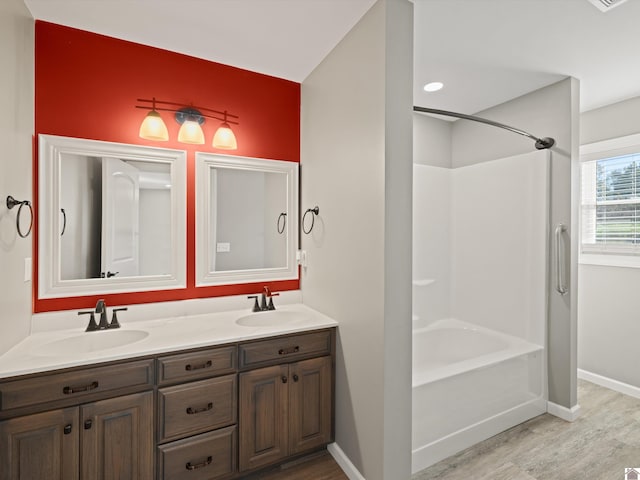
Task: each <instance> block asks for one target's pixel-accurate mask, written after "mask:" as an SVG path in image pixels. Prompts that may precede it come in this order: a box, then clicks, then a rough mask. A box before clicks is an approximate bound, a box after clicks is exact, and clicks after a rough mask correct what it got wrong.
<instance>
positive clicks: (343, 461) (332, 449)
mask: <svg viewBox="0 0 640 480" xmlns="http://www.w3.org/2000/svg"><path fill="white" fill-rule="evenodd" d="M327 450H328V451H329V453H330V454H331V456H332V457H333V458H334V460H335V461H336V463H337V464H338V465H339V466H340V468H341V469H342V471H343V472H344V473H345V475H346V476H347V477H349V480H365V478H364V477H363V476H362V474H361V473H360V472H359V471H358V469H357V468H356V467H355V466H354V465H353V463H351V460H349V457H347V455H346V454H345V453H344V452H343V451H342V449H341V448H340V447H339V446H338V444H337V443H335V442H333V443H330V444H329V445H327Z"/></svg>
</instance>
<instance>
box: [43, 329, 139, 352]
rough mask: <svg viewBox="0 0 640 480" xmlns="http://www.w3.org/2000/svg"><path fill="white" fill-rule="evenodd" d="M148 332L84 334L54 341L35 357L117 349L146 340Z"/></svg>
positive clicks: (118, 331)
mask: <svg viewBox="0 0 640 480" xmlns="http://www.w3.org/2000/svg"><path fill="white" fill-rule="evenodd" d="M148 335H149V333H148V332H145V331H143V330H106V331H98V332H86V333H83V334H82V335H75V336H73V337H68V338H63V339H61V340H55V341H53V342H50V343H45V344H44V345H42V346H41V347H40V348H39V349H38V351H37V352H34V353H35V354H36V355H40V356H45V357H53V356H55V357H57V356H62V355H67V354H70V353H73V354H77V353H89V352H97V351H100V350H108V349H110V348H118V347H122V346H124V345H129V344H131V343H134V342H139V341H140V340H142V339H144V338H146V337H147V336H148Z"/></svg>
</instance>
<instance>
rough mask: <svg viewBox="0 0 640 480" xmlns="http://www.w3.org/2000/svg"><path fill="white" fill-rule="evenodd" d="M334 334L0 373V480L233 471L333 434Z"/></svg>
mask: <svg viewBox="0 0 640 480" xmlns="http://www.w3.org/2000/svg"><path fill="white" fill-rule="evenodd" d="M334 358H335V329H334V328H330V329H323V330H317V331H313V332H308V333H298V334H292V335H284V336H278V337H270V338H267V339H258V340H252V341H247V342H241V343H238V344H232V345H223V346H218V347H211V348H201V349H197V350H190V351H186V352H181V353H175V354H166V355H160V356H154V357H146V358H142V359H137V360H129V361H116V362H110V363H105V364H99V365H92V366H85V367H76V368H72V369H68V370H60V371H54V372H49V373H39V374H33V375H25V376H22V377H16V378H13V379H5V380H0V480H41V479H47V480H110V479H114V480H115V479H118V480H151V479H153V478H156V479H158V480H181V479H191V480H225V479H236V478H242V477H244V476H245V475H247V474H248V473H253V472H254V471H256V470H259V469H261V468H262V467H266V466H269V465H274V464H276V463H279V462H282V461H284V460H286V459H288V458H290V457H294V456H296V455H298V454H304V453H307V452H311V451H313V450H317V449H320V448H323V447H324V446H325V445H326V444H328V443H329V442H331V441H332V440H333V401H334V400H333V391H334V379H333V375H334Z"/></svg>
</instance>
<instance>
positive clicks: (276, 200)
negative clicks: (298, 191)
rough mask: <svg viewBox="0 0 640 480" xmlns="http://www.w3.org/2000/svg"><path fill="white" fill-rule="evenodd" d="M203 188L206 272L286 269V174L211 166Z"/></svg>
mask: <svg viewBox="0 0 640 480" xmlns="http://www.w3.org/2000/svg"><path fill="white" fill-rule="evenodd" d="M209 185H210V186H211V192H212V193H211V203H210V205H209V208H210V211H211V213H212V217H213V218H214V219H215V221H212V222H211V223H210V229H211V230H210V232H209V235H210V237H209V238H210V239H211V240H212V241H211V243H210V245H209V246H208V248H209V258H210V265H209V267H210V270H211V271H212V272H220V271H228V270H247V269H260V268H278V267H280V268H282V267H286V264H287V236H286V230H287V219H286V217H287V175H286V173H283V172H263V171H258V170H244V169H235V168H221V167H216V168H211V170H210V178H209ZM238 219H242V221H238Z"/></svg>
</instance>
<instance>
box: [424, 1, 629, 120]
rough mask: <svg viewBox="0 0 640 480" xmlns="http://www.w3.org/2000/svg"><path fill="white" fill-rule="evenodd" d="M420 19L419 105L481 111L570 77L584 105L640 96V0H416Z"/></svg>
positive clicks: (464, 111) (599, 104) (598, 104)
mask: <svg viewBox="0 0 640 480" xmlns="http://www.w3.org/2000/svg"><path fill="white" fill-rule="evenodd" d="M414 19H415V39H416V40H415V46H414V55H415V59H416V60H415V70H414V102H415V103H416V104H417V105H422V106H427V107H432V108H441V109H446V110H453V111H459V112H463V113H475V112H478V111H480V110H483V109H485V108H488V107H491V106H494V105H496V104H499V103H502V102H505V101H507V100H510V99H512V98H515V97H517V96H520V95H522V94H524V93H527V92H530V91H532V90H535V89H537V88H541V87H543V86H546V85H549V84H551V83H554V82H556V81H558V80H560V79H562V78H565V77H566V76H573V77H576V78H578V79H579V80H580V87H581V88H580V96H581V110H582V111H586V110H591V109H593V108H597V107H600V106H603V105H607V104H610V103H614V102H617V101H621V100H624V99H627V98H631V97H634V96H638V95H640V61H638V59H639V56H640V26H639V22H640V0H629V1H628V2H626V3H623V4H621V5H620V6H618V7H616V8H614V9H612V10H610V11H608V12H607V13H602V12H600V10H598V9H597V8H596V7H594V6H593V5H592V4H590V3H589V2H588V1H587V0H415V10H414ZM434 80H439V81H442V82H443V83H444V84H445V88H443V89H442V90H441V91H440V92H436V93H432V94H428V93H426V92H424V91H422V87H423V86H424V84H425V83H427V82H429V81H434Z"/></svg>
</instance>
